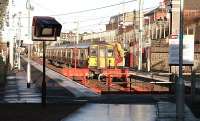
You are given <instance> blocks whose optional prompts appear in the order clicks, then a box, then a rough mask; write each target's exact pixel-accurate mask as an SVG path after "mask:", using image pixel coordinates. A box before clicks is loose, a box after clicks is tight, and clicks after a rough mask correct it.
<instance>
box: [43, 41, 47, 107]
mask: <svg viewBox="0 0 200 121" xmlns="http://www.w3.org/2000/svg"><path fill="white" fill-rule="evenodd" d="M45 44H46V43H45V41H43V80H42V106H43V107H45V106H46V88H47V87H46V80H45V77H46V70H45V65H46V57H45V50H46V45H45Z"/></svg>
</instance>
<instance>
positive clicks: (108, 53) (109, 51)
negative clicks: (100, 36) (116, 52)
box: [107, 49, 113, 57]
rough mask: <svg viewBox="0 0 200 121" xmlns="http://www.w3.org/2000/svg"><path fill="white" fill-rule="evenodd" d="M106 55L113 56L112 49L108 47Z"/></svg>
mask: <svg viewBox="0 0 200 121" xmlns="http://www.w3.org/2000/svg"><path fill="white" fill-rule="evenodd" d="M107 56H108V57H113V49H108V50H107Z"/></svg>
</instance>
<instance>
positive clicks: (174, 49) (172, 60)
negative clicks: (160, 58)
mask: <svg viewBox="0 0 200 121" xmlns="http://www.w3.org/2000/svg"><path fill="white" fill-rule="evenodd" d="M193 62H194V35H184V36H183V65H193ZM169 65H179V38H178V37H174V38H172V39H169Z"/></svg>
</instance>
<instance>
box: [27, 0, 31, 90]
mask: <svg viewBox="0 0 200 121" xmlns="http://www.w3.org/2000/svg"><path fill="white" fill-rule="evenodd" d="M26 9H27V10H28V41H30V39H31V37H30V11H31V9H33V8H32V6H31V4H30V0H27V1H26ZM30 54H31V45H30V43H29V44H28V64H27V88H30V86H31V83H30V82H31V66H30Z"/></svg>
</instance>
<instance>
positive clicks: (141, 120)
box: [61, 102, 199, 121]
mask: <svg viewBox="0 0 200 121" xmlns="http://www.w3.org/2000/svg"><path fill="white" fill-rule="evenodd" d="M175 108H176V106H175V104H173V103H170V102H158V103H156V104H117V105H116V104H87V105H85V106H84V107H81V108H80V109H79V110H77V111H76V112H74V113H73V114H71V115H69V116H67V117H66V118H64V119H62V120H61V121H175V120H176V112H175ZM184 121H199V120H198V119H196V118H195V117H194V116H193V114H192V113H191V111H190V110H189V108H188V107H187V106H185V120H184Z"/></svg>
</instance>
